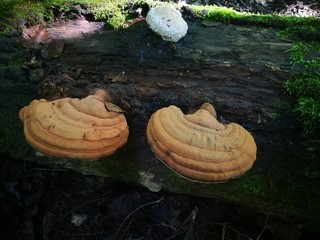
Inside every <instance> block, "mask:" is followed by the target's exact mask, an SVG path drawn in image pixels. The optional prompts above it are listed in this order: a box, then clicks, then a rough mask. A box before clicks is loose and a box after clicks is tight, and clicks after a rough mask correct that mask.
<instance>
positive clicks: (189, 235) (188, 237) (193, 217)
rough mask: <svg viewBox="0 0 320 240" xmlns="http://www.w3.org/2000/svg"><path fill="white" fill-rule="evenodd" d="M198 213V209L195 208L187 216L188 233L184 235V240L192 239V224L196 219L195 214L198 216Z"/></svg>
mask: <svg viewBox="0 0 320 240" xmlns="http://www.w3.org/2000/svg"><path fill="white" fill-rule="evenodd" d="M198 211H199V209H198V208H197V207H195V208H194V209H193V210H192V212H191V213H190V214H189V216H188V218H187V220H190V222H189V228H188V231H187V233H186V236H185V238H184V239H185V240H188V239H192V238H193V237H192V232H193V227H194V222H195V220H196V217H197V214H198Z"/></svg>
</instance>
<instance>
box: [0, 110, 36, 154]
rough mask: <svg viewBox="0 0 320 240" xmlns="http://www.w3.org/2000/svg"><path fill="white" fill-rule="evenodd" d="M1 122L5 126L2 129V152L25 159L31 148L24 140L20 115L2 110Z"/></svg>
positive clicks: (0, 131)
mask: <svg viewBox="0 0 320 240" xmlns="http://www.w3.org/2000/svg"><path fill="white" fill-rule="evenodd" d="M0 122H1V124H3V126H4V127H1V128H0V136H1V138H0V146H1V148H0V149H1V150H0V152H2V151H5V152H6V153H7V154H13V155H15V156H17V157H21V158H22V159H23V157H25V156H26V155H27V154H28V152H29V151H30V147H29V146H28V144H27V143H26V141H25V139H24V135H23V128H22V124H21V121H20V119H19V117H18V113H16V112H12V111H8V110H7V109H5V108H0Z"/></svg>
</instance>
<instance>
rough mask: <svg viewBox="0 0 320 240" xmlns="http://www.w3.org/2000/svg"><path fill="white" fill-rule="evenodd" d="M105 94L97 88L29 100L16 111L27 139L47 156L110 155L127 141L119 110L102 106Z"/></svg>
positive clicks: (95, 157) (95, 156)
mask: <svg viewBox="0 0 320 240" xmlns="http://www.w3.org/2000/svg"><path fill="white" fill-rule="evenodd" d="M105 97H106V92H105V91H103V90H98V91H96V93H95V94H94V95H89V96H87V97H86V98H83V99H78V98H62V99H59V100H55V101H51V102H47V101H46V100H45V99H40V100H34V101H32V102H31V103H30V105H28V106H25V107H23V108H22V109H21V110H20V112H19V117H20V119H21V120H22V121H23V124H24V134H25V138H26V140H27V142H28V143H29V144H30V145H31V146H33V147H34V148H35V149H37V150H38V151H40V152H42V153H44V154H46V155H49V156H57V157H67V158H80V159H91V160H94V159H98V158H101V157H104V156H109V155H111V154H112V153H114V152H115V151H116V150H117V149H118V148H120V147H122V146H123V145H124V144H125V143H126V142H127V138H128V134H129V129H128V126H127V122H126V119H125V116H124V115H123V113H119V112H112V111H109V110H108V109H107V108H106V105H105V102H104V99H105Z"/></svg>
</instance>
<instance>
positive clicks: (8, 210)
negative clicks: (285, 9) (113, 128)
mask: <svg viewBox="0 0 320 240" xmlns="http://www.w3.org/2000/svg"><path fill="white" fill-rule="evenodd" d="M209 28H210V31H207V29H209ZM79 29H81V30H79ZM41 32H42V33H43V34H44V35H41V37H36V38H34V39H25V42H24V43H23V44H24V45H23V46H22V45H21V42H20V40H19V41H17V42H14V41H13V40H11V42H10V43H9V41H8V39H6V38H1V39H0V40H1V43H3V44H1V45H2V46H1V48H2V49H0V50H1V51H2V52H3V53H8V54H7V55H6V54H3V55H2V56H1V57H0V60H8V59H9V60H10V61H11V62H14V59H15V58H19V57H23V59H25V63H24V67H23V69H20V68H19V69H17V68H15V67H12V68H6V69H5V71H3V72H2V73H1V74H2V75H1V77H2V78H3V79H6V81H7V82H5V81H3V82H2V85H1V86H2V87H3V86H7V89H14V88H11V85H12V82H13V79H14V80H15V81H16V82H15V83H14V84H16V85H15V89H16V91H17V92H19V93H21V92H28V94H27V95H28V98H25V95H23V96H24V98H23V99H19V97H17V98H16V102H15V103H14V107H15V108H17V109H18V108H19V107H21V106H23V105H24V104H26V103H28V102H29V101H30V100H31V99H34V98H40V97H43V98H46V99H48V100H52V99H56V98H61V97H65V96H68V97H84V96H86V95H87V94H88V93H90V91H92V90H93V89H95V88H104V89H108V91H109V93H110V98H111V99H112V101H113V102H115V103H116V104H118V105H119V106H121V107H122V108H123V109H124V110H126V111H127V113H128V118H129V119H131V120H129V125H130V129H132V135H133V136H134V137H133V138H135V139H143V136H142V135H143V134H144V132H143V131H141V129H144V128H145V125H146V122H147V120H148V117H149V116H150V115H151V113H152V112H154V111H155V110H157V109H159V108H160V107H163V106H167V105H170V104H175V105H178V106H180V107H181V108H182V109H183V110H184V111H185V112H187V111H188V110H190V109H194V108H196V107H197V106H199V105H201V104H202V102H203V101H209V102H213V103H217V104H216V107H217V110H218V113H219V120H220V121H222V122H226V123H227V122H230V121H236V122H239V123H241V124H242V125H243V126H245V127H246V128H247V129H249V130H250V131H251V132H253V134H254V136H255V138H256V140H257V142H258V144H259V145H260V146H261V151H260V152H259V159H260V161H259V163H257V167H258V168H260V167H262V168H263V167H264V166H265V165H268V167H269V163H268V161H267V160H269V159H274V157H275V155H274V154H273V153H270V152H269V151H268V146H270V145H272V146H273V147H274V148H273V149H274V151H275V152H276V154H279V155H278V156H277V158H276V159H275V160H274V161H273V163H272V164H275V165H277V164H284V163H282V162H281V161H282V159H283V157H285V156H287V157H288V158H289V160H288V162H287V163H286V164H292V163H293V164H297V166H298V167H302V166H301V163H296V162H293V160H290V159H291V157H292V156H294V157H293V158H292V159H295V158H296V155H297V152H299V149H298V148H295V147H296V146H297V145H295V139H296V138H298V137H301V136H300V135H299V134H297V133H295V134H292V133H291V131H292V130H293V129H295V128H297V123H296V122H295V120H294V119H293V118H292V116H290V115H288V116H285V117H281V118H277V119H273V118H272V117H270V116H271V115H272V114H273V113H274V111H275V109H277V108H275V105H274V102H278V103H279V102H281V103H282V102H285V101H287V99H286V97H285V96H283V95H282V94H281V91H282V90H281V82H280V79H285V78H287V77H288V76H290V75H291V74H292V72H291V67H290V65H289V64H288V53H287V52H285V50H287V49H288V48H289V46H290V44H291V43H290V42H287V41H282V40H279V39H277V38H276V37H275V35H274V32H273V31H272V30H266V29H259V30H257V29H249V28H245V27H239V26H230V25H224V24H220V23H214V24H211V23H210V24H209V23H199V22H190V32H189V34H188V36H187V37H186V38H185V39H183V40H182V41H180V42H179V43H178V44H171V43H166V42H164V41H162V40H161V39H160V38H159V37H158V36H156V35H155V34H153V33H152V32H151V30H149V29H148V27H147V26H146V24H145V22H143V21H141V22H138V23H136V24H135V25H133V26H131V27H130V28H128V29H123V30H119V31H118V32H116V33H115V32H113V31H110V29H107V28H106V26H104V25H103V24H102V23H96V22H88V21H87V20H86V19H84V18H82V17H80V16H78V17H77V18H76V19H75V20H73V21H65V22H57V23H53V24H51V25H48V27H47V29H46V30H43V31H42V30H41ZM90 34H93V35H90ZM210 34H211V35H210ZM29 36H30V35H29ZM37 36H39V35H37ZM79 37H80V38H79ZM35 39H36V40H35ZM212 39H214V44H212ZM30 40H31V41H30ZM6 41H7V42H6ZM257 43H258V44H257ZM4 46H6V47H4ZM257 46H260V48H257ZM9 53H10V54H9ZM257 53H259V54H257ZM6 58H7V59H6ZM242 85H245V86H246V87H241V86H242ZM9 86H10V87H9ZM26 87H27V88H26ZM21 89H23V90H21ZM190 89H192V91H190ZM208 89H211V90H210V91H209V90H208ZM2 90H3V89H2ZM2 92H3V94H2V96H1V106H7V105H5V102H6V101H5V99H10V94H12V93H8V95H5V94H4V91H2ZM279 105H281V104H278V105H277V106H278V107H279ZM266 135H268V136H266ZM141 141H142V140H141ZM290 144H292V146H291V147H290V146H289V147H286V148H283V147H284V145H286V146H288V145H290ZM298 146H299V147H301V145H298ZM287 150H292V151H291V152H290V153H288V152H287ZM293 150H295V151H293ZM17 155H18V153H17ZM1 157H2V159H3V160H1V167H0V215H1V217H2V224H1V225H0V232H1V237H0V238H1V239H27V240H28V239H226V240H227V239H257V240H258V239H284V240H286V239H290V240H295V239H317V238H319V232H318V230H317V229H312V228H304V227H303V226H298V225H297V224H296V222H294V223H293V222H291V221H290V220H291V219H285V218H279V217H276V216H273V215H270V214H266V213H261V212H259V211H257V209H255V208H253V207H250V206H248V205H246V206H243V205H237V204H233V203H231V202H228V201H222V200H219V199H209V198H202V197H196V196H191V195H184V194H175V193H170V192H167V191H165V190H161V191H160V192H157V193H155V192H151V191H149V190H147V189H146V188H142V187H141V186H138V185H135V184H129V183H126V182H122V181H117V180H115V179H113V178H105V177H98V176H93V175H88V174H81V173H77V172H73V171H70V170H67V169H65V168H60V167H49V166H48V165H39V164H35V163H32V162H28V161H23V160H21V159H20V160H15V159H13V158H12V156H10V157H9V156H8V154H7V153H5V152H1ZM270 165H271V164H270Z"/></svg>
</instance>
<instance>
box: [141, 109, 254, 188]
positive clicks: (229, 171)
mask: <svg viewBox="0 0 320 240" xmlns="http://www.w3.org/2000/svg"><path fill="white" fill-rule="evenodd" d="M208 106H209V107H208ZM210 106H211V107H212V110H210ZM210 112H211V114H210ZM212 114H213V115H214V114H215V111H214V108H213V106H212V105H208V103H205V104H204V105H203V107H202V108H200V109H199V110H198V111H196V112H195V113H193V114H187V115H185V114H183V112H182V111H181V110H180V109H179V108H178V107H176V106H169V107H166V108H162V109H160V110H158V111H156V112H155V113H154V114H153V115H152V116H151V118H150V120H149V123H148V126H147V138H148V142H149V144H150V146H151V148H152V150H153V151H154V153H155V154H156V156H157V157H158V158H159V159H160V160H162V161H163V162H164V163H166V165H168V166H169V167H170V168H171V169H173V170H174V171H176V172H177V173H179V174H181V175H182V176H185V177H187V178H189V179H192V180H199V181H210V182H219V181H226V180H228V179H230V178H233V177H237V176H240V175H241V174H243V173H244V172H246V171H247V170H249V169H250V168H251V167H252V165H253V162H254V161H255V159H256V151H257V147H256V144H255V141H254V139H253V137H252V136H251V134H250V133H249V132H248V131H246V130H245V129H244V128H243V127H242V126H240V125H239V124H236V123H230V124H227V125H223V124H221V123H219V122H218V121H217V120H216V118H215V117H214V116H213V115H212Z"/></svg>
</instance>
